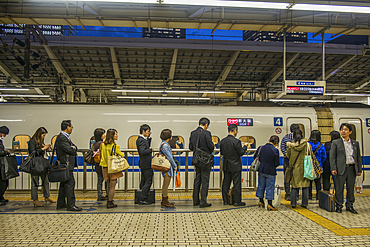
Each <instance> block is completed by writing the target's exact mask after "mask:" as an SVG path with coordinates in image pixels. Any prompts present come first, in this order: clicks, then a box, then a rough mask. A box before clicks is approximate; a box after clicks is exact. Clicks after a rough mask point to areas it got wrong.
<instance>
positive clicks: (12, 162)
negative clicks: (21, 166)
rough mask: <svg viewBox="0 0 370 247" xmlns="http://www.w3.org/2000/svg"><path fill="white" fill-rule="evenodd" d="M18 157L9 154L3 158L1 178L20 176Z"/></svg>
mask: <svg viewBox="0 0 370 247" xmlns="http://www.w3.org/2000/svg"><path fill="white" fill-rule="evenodd" d="M18 176H19V173H18V165H17V157H16V156H15V155H7V156H4V157H2V158H1V180H8V179H11V178H15V177H18Z"/></svg>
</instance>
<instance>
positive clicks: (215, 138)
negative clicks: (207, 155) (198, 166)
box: [212, 136, 220, 155]
mask: <svg viewBox="0 0 370 247" xmlns="http://www.w3.org/2000/svg"><path fill="white" fill-rule="evenodd" d="M212 142H213V145H214V146H215V149H220V138H219V137H218V136H212ZM217 154H218V152H213V155H217Z"/></svg>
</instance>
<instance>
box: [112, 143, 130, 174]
mask: <svg viewBox="0 0 370 247" xmlns="http://www.w3.org/2000/svg"><path fill="white" fill-rule="evenodd" d="M115 154H116V144H114V145H113V147H112V151H111V153H110V156H109V157H108V173H116V172H121V171H123V170H126V169H128V168H129V167H130V165H129V164H128V162H127V160H126V159H125V158H123V157H121V156H118V155H115Z"/></svg>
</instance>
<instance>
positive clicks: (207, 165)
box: [193, 130, 215, 170]
mask: <svg viewBox="0 0 370 247" xmlns="http://www.w3.org/2000/svg"><path fill="white" fill-rule="evenodd" d="M201 132H202V130H200V131H199V134H198V139H197V145H196V146H195V151H194V153H193V165H194V166H196V167H198V168H200V169H202V170H210V169H211V168H212V166H213V165H214V163H215V159H214V156H213V154H209V153H207V152H206V151H203V150H202V149H200V148H198V145H199V137H200V133H201Z"/></svg>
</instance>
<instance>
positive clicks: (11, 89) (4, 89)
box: [0, 88, 29, 91]
mask: <svg viewBox="0 0 370 247" xmlns="http://www.w3.org/2000/svg"><path fill="white" fill-rule="evenodd" d="M0 91H29V89H28V88H0Z"/></svg>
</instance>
